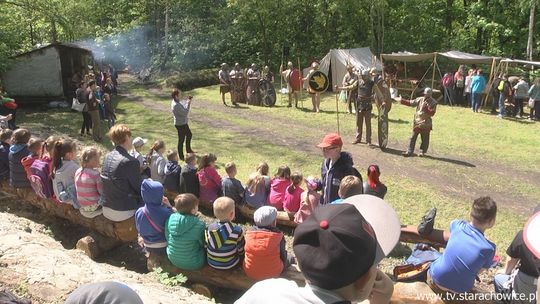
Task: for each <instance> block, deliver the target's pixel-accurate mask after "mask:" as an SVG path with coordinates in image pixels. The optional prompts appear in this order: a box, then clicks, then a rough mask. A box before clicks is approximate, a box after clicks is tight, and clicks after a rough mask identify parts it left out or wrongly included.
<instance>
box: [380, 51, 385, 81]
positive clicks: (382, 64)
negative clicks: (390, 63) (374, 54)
mask: <svg viewBox="0 0 540 304" xmlns="http://www.w3.org/2000/svg"><path fill="white" fill-rule="evenodd" d="M379 56H380V58H381V69H382V71H381V74H382V79H383V80H386V77H385V76H384V74H385V73H384V61H383V58H382V54H381V55H379Z"/></svg>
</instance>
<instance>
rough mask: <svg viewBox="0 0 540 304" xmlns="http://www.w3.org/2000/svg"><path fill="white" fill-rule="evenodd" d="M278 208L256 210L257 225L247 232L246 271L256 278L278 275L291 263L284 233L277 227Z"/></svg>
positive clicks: (254, 217)
mask: <svg viewBox="0 0 540 304" xmlns="http://www.w3.org/2000/svg"><path fill="white" fill-rule="evenodd" d="M276 218H277V209H276V208H274V207H271V206H263V207H261V208H259V209H257V210H256V211H255V214H254V215H253V220H254V222H255V226H254V227H253V229H251V230H248V231H247V232H246V245H245V251H246V253H245V258H244V264H243V268H244V272H245V273H246V275H247V276H248V277H250V278H252V279H254V280H264V279H269V278H275V277H278V276H279V275H280V274H281V273H282V272H283V270H285V269H287V267H288V266H289V265H290V262H289V261H288V259H289V258H290V257H289V258H288V257H287V250H285V238H284V237H283V233H281V231H279V229H277V228H276Z"/></svg>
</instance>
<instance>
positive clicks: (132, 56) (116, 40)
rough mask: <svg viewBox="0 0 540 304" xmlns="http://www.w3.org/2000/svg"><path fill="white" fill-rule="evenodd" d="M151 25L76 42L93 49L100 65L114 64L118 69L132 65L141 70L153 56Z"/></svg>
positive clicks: (95, 58)
mask: <svg viewBox="0 0 540 304" xmlns="http://www.w3.org/2000/svg"><path fill="white" fill-rule="evenodd" d="M151 34H152V28H151V27H150V26H147V25H145V26H139V27H136V28H133V29H130V30H128V31H125V32H122V33H118V34H114V35H109V36H105V37H98V38H91V39H86V40H81V41H77V42H74V44H76V45H78V46H79V47H82V48H85V49H88V50H91V51H92V53H93V55H94V61H95V63H96V64H98V65H102V66H103V65H106V64H109V63H111V64H113V65H114V66H115V67H116V68H118V69H123V68H125V67H127V66H130V67H131V68H132V69H135V70H140V69H142V68H143V67H144V66H148V65H149V63H150V61H151V58H152V48H151V47H150V45H149V44H150V40H149V37H150V36H151Z"/></svg>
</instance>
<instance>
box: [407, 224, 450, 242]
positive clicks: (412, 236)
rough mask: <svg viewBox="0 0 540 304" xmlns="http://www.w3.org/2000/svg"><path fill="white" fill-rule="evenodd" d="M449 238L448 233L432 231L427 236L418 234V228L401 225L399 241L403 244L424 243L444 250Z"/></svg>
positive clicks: (437, 230)
mask: <svg viewBox="0 0 540 304" xmlns="http://www.w3.org/2000/svg"><path fill="white" fill-rule="evenodd" d="M449 238H450V232H449V231H446V230H440V229H433V231H432V232H431V233H430V234H428V235H421V234H420V233H418V227H417V226H414V225H402V226H401V235H400V236H399V241H400V242H404V243H413V244H414V243H426V244H430V245H432V246H433V247H436V248H444V247H446V244H447V243H448V239H449Z"/></svg>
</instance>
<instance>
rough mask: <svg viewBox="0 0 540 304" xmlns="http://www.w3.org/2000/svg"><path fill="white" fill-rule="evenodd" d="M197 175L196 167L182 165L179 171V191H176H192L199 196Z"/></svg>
mask: <svg viewBox="0 0 540 304" xmlns="http://www.w3.org/2000/svg"><path fill="white" fill-rule="evenodd" d="M199 188H200V187H199V177H198V176H197V168H194V167H191V166H190V165H187V164H186V165H184V166H183V167H182V170H181V172H180V191H178V193H192V194H193V195H195V196H196V197H199V192H200V191H199Z"/></svg>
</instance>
